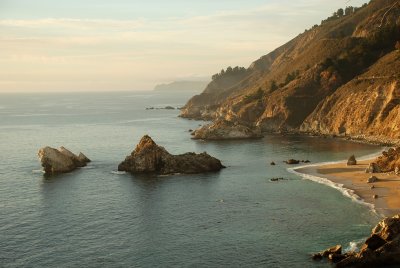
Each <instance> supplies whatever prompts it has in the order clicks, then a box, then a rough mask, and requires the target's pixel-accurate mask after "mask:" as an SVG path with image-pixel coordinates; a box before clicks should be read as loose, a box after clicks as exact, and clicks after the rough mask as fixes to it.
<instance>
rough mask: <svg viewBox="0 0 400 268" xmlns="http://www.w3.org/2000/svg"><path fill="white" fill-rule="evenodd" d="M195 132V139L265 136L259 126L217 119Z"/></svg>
mask: <svg viewBox="0 0 400 268" xmlns="http://www.w3.org/2000/svg"><path fill="white" fill-rule="evenodd" d="M193 133H194V135H193V139H203V140H233V139H259V138H262V137H263V135H262V134H261V130H260V129H259V128H251V127H248V126H245V125H242V124H239V123H232V122H229V121H225V120H217V121H215V122H214V123H211V124H208V125H205V126H202V127H200V128H198V129H196V130H195V131H194V132H193Z"/></svg>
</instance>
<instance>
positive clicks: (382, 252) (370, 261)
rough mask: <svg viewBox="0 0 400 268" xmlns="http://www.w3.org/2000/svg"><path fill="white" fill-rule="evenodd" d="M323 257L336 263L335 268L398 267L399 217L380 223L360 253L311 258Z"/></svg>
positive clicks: (399, 260)
mask: <svg viewBox="0 0 400 268" xmlns="http://www.w3.org/2000/svg"><path fill="white" fill-rule="evenodd" d="M337 247H339V246H337ZM328 251H329V250H327V251H324V252H328ZM331 255H332V256H331ZM323 257H328V259H330V260H331V261H332V262H334V263H336V267H386V266H389V265H396V267H397V265H400V215H396V216H393V217H388V218H385V219H383V220H382V221H380V222H379V223H378V224H377V225H376V226H375V228H374V229H372V233H371V235H370V237H369V238H368V239H367V240H366V241H365V243H364V244H363V245H362V247H361V250H360V252H347V253H345V254H342V253H341V252H340V251H337V252H335V253H331V252H329V254H322V253H317V254H316V255H314V257H313V258H314V259H320V258H323ZM331 257H334V258H331Z"/></svg>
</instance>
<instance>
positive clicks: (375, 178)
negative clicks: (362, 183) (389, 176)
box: [367, 176, 379, 183]
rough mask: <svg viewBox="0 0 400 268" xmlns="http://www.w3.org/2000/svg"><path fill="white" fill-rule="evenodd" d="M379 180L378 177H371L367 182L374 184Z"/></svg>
mask: <svg viewBox="0 0 400 268" xmlns="http://www.w3.org/2000/svg"><path fill="white" fill-rule="evenodd" d="M378 180H379V179H378V178H377V177H375V176H371V177H369V178H368V180H367V182H368V183H374V182H377V181H378Z"/></svg>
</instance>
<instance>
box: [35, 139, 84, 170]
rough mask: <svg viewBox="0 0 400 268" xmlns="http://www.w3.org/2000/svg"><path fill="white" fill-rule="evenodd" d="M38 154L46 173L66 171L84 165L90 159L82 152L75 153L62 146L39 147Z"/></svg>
mask: <svg viewBox="0 0 400 268" xmlns="http://www.w3.org/2000/svg"><path fill="white" fill-rule="evenodd" d="M38 156H39V159H40V162H41V163H42V167H43V170H44V172H45V174H46V175H52V174H57V173H67V172H70V171H73V170H75V169H77V168H79V167H84V166H86V165H87V163H89V162H90V159H89V158H87V157H86V156H85V155H84V154H83V153H79V155H75V154H74V153H72V152H71V151H69V150H68V149H66V148H64V147H60V149H54V148H51V147H48V146H47V147H44V148H41V149H40V150H39V152H38Z"/></svg>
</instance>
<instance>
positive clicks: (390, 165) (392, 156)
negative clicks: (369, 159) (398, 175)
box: [375, 147, 400, 172]
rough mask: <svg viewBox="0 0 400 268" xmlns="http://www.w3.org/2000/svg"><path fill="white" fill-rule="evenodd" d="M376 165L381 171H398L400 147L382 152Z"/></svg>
mask: <svg viewBox="0 0 400 268" xmlns="http://www.w3.org/2000/svg"><path fill="white" fill-rule="evenodd" d="M375 162H376V166H377V168H378V169H379V171H380V172H392V171H396V168H397V169H399V167H400V147H397V148H390V149H389V150H388V151H387V152H386V151H384V152H382V155H381V156H379V157H378V158H377V159H376V160H375Z"/></svg>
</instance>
